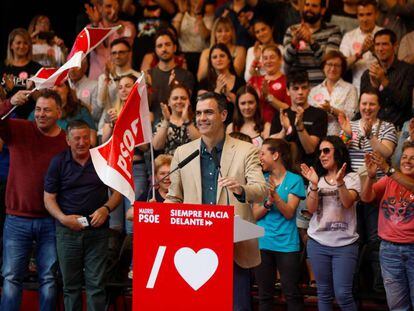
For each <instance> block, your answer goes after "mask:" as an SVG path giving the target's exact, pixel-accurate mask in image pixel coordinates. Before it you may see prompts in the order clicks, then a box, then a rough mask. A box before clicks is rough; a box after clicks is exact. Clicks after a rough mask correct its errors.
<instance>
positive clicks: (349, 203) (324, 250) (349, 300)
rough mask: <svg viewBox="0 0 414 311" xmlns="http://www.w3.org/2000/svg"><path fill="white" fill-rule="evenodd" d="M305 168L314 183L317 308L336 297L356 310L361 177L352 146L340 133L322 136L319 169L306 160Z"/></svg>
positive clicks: (310, 199) (311, 232)
mask: <svg viewBox="0 0 414 311" xmlns="http://www.w3.org/2000/svg"><path fill="white" fill-rule="evenodd" d="M301 170H302V175H303V177H304V178H306V179H307V180H308V181H309V187H308V196H307V198H306V207H307V209H308V211H309V213H311V214H312V218H311V220H310V224H309V228H308V236H309V240H308V243H307V251H308V255H309V259H310V262H311V264H312V268H313V271H314V274H315V280H316V285H317V292H318V309H319V310H320V311H326V310H332V303H333V299H334V297H335V299H336V302H337V303H338V305H339V307H340V309H341V310H357V306H356V304H355V300H354V298H353V296H352V284H353V279H354V271H355V267H356V264H357V261H358V243H357V240H358V233H357V230H356V229H357V226H356V224H357V217H356V202H357V200H358V198H359V193H360V191H361V182H360V179H359V176H358V174H357V173H354V172H352V168H351V160H350V157H349V153H348V150H347V147H346V145H345V144H344V143H343V141H342V140H341V139H340V138H339V137H338V136H327V137H326V138H324V139H322V140H321V143H320V145H319V161H317V163H316V165H315V167H313V166H310V167H309V166H308V165H306V164H305V163H303V164H301Z"/></svg>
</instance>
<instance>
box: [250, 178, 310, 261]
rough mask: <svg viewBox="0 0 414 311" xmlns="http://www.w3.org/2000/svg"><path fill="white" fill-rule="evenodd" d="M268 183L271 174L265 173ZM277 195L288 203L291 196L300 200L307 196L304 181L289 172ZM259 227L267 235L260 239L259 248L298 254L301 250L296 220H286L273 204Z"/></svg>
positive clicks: (259, 223) (258, 222)
mask: <svg viewBox="0 0 414 311" xmlns="http://www.w3.org/2000/svg"><path fill="white" fill-rule="evenodd" d="M265 179H266V181H268V180H269V173H265ZM276 191H277V194H278V195H279V196H280V198H281V199H282V200H283V201H284V202H286V203H287V201H288V196H289V194H293V195H295V196H297V197H299V198H300V199H304V198H305V196H306V192H305V185H304V184H303V179H302V177H300V176H299V175H297V174H294V173H292V172H289V171H287V172H286V175H285V178H284V179H283V181H282V183H281V184H280V185H279V186H278V187H277V190H276ZM257 224H258V225H259V226H262V227H264V228H265V235H264V236H263V237H261V238H259V248H260V249H267V250H271V251H277V252H285V253H287V252H297V251H299V249H300V245H299V233H298V229H297V227H296V218H295V217H293V218H292V219H286V218H285V216H283V214H282V213H281V212H280V211H279V210H278V209H277V207H276V206H275V205H274V204H273V206H272V209H271V210H270V211H269V212H268V213H267V214H266V215H265V216H264V217H263V218H261V219H260V220H258V221H257Z"/></svg>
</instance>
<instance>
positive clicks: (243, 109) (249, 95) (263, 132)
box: [226, 85, 270, 148]
mask: <svg viewBox="0 0 414 311" xmlns="http://www.w3.org/2000/svg"><path fill="white" fill-rule="evenodd" d="M232 132H240V133H243V134H246V135H248V136H250V138H251V139H252V142H253V144H254V145H255V146H257V147H259V148H260V147H261V146H262V143H263V141H264V140H265V139H266V138H268V137H269V133H270V123H269V122H264V121H263V119H262V116H261V113H260V109H259V96H258V95H257V92H256V90H255V89H254V88H253V87H252V86H250V85H245V86H242V87H241V88H240V89H239V90H238V91H237V95H236V107H235V110H234V114H233V122H232V123H230V124H229V125H228V126H227V129H226V133H232Z"/></svg>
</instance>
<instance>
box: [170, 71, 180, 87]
mask: <svg viewBox="0 0 414 311" xmlns="http://www.w3.org/2000/svg"><path fill="white" fill-rule="evenodd" d="M174 83H178V81H177V80H176V79H175V71H174V69H173V70H171V73H170V77H169V79H168V85H172V84H174Z"/></svg>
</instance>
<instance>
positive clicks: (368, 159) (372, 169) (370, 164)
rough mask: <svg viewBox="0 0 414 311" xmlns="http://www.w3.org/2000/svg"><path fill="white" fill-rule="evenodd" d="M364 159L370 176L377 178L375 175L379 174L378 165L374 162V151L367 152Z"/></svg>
mask: <svg viewBox="0 0 414 311" xmlns="http://www.w3.org/2000/svg"><path fill="white" fill-rule="evenodd" d="M364 160H365V167H366V168H367V173H368V177H369V178H375V176H376V175H377V170H378V165H377V164H376V163H375V162H374V160H373V158H372V153H370V152H367V153H365V155H364Z"/></svg>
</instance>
